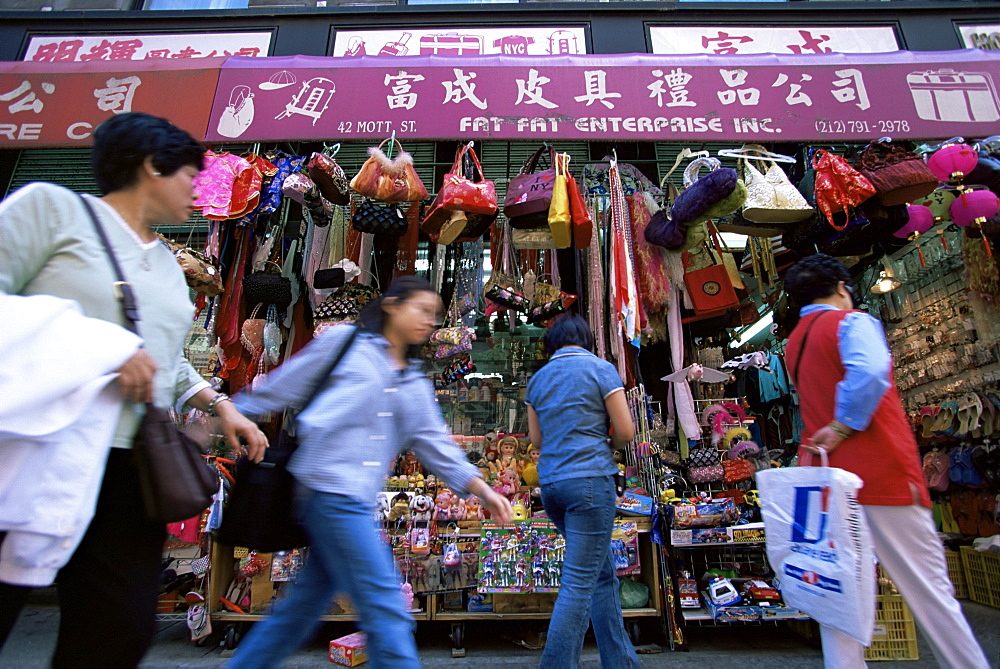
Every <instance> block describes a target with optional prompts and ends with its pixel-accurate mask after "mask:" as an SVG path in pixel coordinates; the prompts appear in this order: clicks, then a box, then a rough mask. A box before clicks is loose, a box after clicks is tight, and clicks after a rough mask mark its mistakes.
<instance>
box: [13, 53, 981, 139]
mask: <svg viewBox="0 0 1000 669" xmlns="http://www.w3.org/2000/svg"><path fill="white" fill-rule="evenodd" d="M998 81H1000V53H997V52H992V51H981V50H975V49H969V50H963V51H923V52H909V51H900V52H895V53H878V54H822V55H778V54H763V55H747V56H738V55H726V56H715V55H689V56H666V55H650V54H617V55H606V56H595V55H589V56H500V55H493V56H478V57H466V56H406V57H393V56H362V57H353V58H351V57H341V58H333V57H329V58H327V57H314V56H290V57H271V58H244V57H229V58H203V59H198V60H189V59H169V60H143V61H119V62H108V61H92V62H86V63H32V62H0V147H27V146H39V147H41V146H86V145H88V144H89V143H90V139H89V137H90V131H91V130H92V128H93V126H95V125H97V124H98V123H99V122H100V121H101V120H103V119H104V118H107V117H108V116H110V115H111V114H113V113H115V112H120V111H126V110H129V109H131V110H133V111H146V112H149V113H152V114H157V115H159V116H165V117H167V118H170V119H171V120H173V121H174V122H175V123H177V124H178V125H179V126H181V127H183V128H185V129H186V130H188V131H189V132H191V133H192V134H193V135H195V136H196V137H199V138H204V139H206V140H207V141H209V142H232V141H240V142H253V141H288V140H330V139H337V140H352V139H356V140H362V139H364V140H371V139H374V138H379V137H387V136H389V135H390V134H392V133H395V134H396V136H397V137H399V138H400V139H407V138H408V139H524V140H542V139H576V140H595V141H608V140H626V141H627V140H634V141H651V140H655V141H686V142H709V141H734V142H745V141H768V142H775V141H786V142H798V141H810V142H820V143H822V142H833V141H867V140H870V139H873V138H877V137H882V136H890V137H893V138H895V139H931V138H947V137H952V136H963V137H969V138H971V137H981V136H987V135H993V134H996V129H997V127H998V123H997V122H998V121H1000V97H998V95H997V83H996V82H998Z"/></svg>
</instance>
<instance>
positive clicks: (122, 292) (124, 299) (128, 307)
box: [80, 195, 139, 334]
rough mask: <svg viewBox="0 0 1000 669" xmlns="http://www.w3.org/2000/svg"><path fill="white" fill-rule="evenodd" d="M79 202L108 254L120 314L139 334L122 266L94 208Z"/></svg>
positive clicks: (136, 307)
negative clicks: (114, 279)
mask: <svg viewBox="0 0 1000 669" xmlns="http://www.w3.org/2000/svg"><path fill="white" fill-rule="evenodd" d="M80 201H81V202H83V206H84V207H85V208H86V209H87V213H88V214H89V215H90V221H91V223H93V224H94V229H95V230H97V236H98V237H100V239H101V244H102V245H103V246H104V251H105V252H106V253H107V254H108V259H109V260H110V261H111V267H112V269H113V270H114V272H115V278H116V279H117V281H115V284H114V287H115V295H117V296H118V301H119V302H120V303H121V305H122V312H123V313H124V314H125V320H126V321H128V328H129V329H130V330H131V331H132V332H135V333H136V334H139V305H138V303H137V302H136V299H135V293H133V292H132V286H131V285H130V284H129V282H128V281H126V280H125V273H124V272H122V266H121V265H120V264H119V263H118V257H117V256H116V255H115V252H114V249H112V248H111V242H110V241H108V235H107V233H106V232H104V226H102V225H101V222H100V221H99V220H98V218H97V214H96V213H95V212H94V208H93V207H92V206H91V205H90V202H88V201H87V198H85V197H83V196H82V195H81V196H80Z"/></svg>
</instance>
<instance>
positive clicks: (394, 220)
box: [351, 198, 410, 237]
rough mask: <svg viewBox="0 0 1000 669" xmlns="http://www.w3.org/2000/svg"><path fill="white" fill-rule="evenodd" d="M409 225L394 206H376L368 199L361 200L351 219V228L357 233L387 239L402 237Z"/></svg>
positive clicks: (403, 215)
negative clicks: (383, 236) (382, 236)
mask: <svg viewBox="0 0 1000 669" xmlns="http://www.w3.org/2000/svg"><path fill="white" fill-rule="evenodd" d="M409 225H410V224H409V221H407V220H406V215H405V214H403V212H402V211H400V209H399V207H397V206H396V205H394V204H387V205H377V204H375V203H374V202H372V201H371V200H369V199H368V198H365V199H363V200H361V204H360V205H358V209H357V211H355V212H354V216H352V217H351V227H353V228H354V229H355V230H357V231H358V232H368V233H371V234H373V235H385V236H387V237H402V236H403V235H405V234H406V231H407V229H408V228H409Z"/></svg>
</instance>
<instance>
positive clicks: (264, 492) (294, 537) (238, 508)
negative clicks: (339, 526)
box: [217, 328, 359, 553]
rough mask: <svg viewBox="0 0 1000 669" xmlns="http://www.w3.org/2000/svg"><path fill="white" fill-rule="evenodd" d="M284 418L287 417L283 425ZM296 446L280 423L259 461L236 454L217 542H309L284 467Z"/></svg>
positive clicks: (270, 545) (274, 546)
mask: <svg viewBox="0 0 1000 669" xmlns="http://www.w3.org/2000/svg"><path fill="white" fill-rule="evenodd" d="M358 332H359V329H358V328H354V331H353V332H351V334H350V335H348V337H347V341H346V342H344V344H343V346H341V348H340V352H339V353H337V356H336V357H335V358H334V359H333V361H332V362H331V363H330V364H329V365H328V366H327V368H326V370H325V371H324V372H323V373H322V374H320V375H319V377H318V380H317V381H316V385H315V386H314V387H313V389H312V390H311V391H310V393H309V395H308V396H307V398H306V401H305V402H304V403H303V405H302V407H301V409H305V407H307V406H309V404H310V403H312V401H313V399H315V397H316V394H317V393H318V392H319V390H320V388H321V387H322V386H323V382H324V381H325V380H326V379H327V378H329V376H330V374H332V373H333V370H334V369H336V367H337V365H338V364H339V363H340V361H341V360H342V359H343V357H344V355H346V354H347V351H348V349H350V348H351V344H353V343H354V340H355V339H356V338H357V336H358ZM301 409H300V410H301ZM289 420H290V419H289V418H287V417H286V423H285V424H286V426H287V425H288V421H289ZM297 448H298V441H297V440H296V437H295V436H294V435H293V434H291V433H289V432H288V431H287V429H285V428H283V429H281V430H280V431H279V432H278V436H277V438H276V439H275V441H274V443H272V444H271V446H270V448H268V449H267V451H265V453H264V459H263V460H262V461H261V462H260V463H258V464H254V463H253V462H251V461H250V459H249V458H241V459H240V460H239V462H237V463H236V474H235V476H234V478H235V480H236V482H235V483H234V484H233V488H232V492H230V494H229V501H228V502H227V503H226V507H225V509H224V510H223V512H222V525H221V526H220V527H219V532H218V535H217V538H218V540H219V541H220V542H221V543H223V544H226V545H227V546H245V547H247V548H249V549H251V550H256V551H260V552H262V553H273V552H275V551H286V550H291V549H292V548H300V547H302V546H305V545H307V544H308V543H309V539H308V537H307V536H306V532H305V529H303V527H302V525H301V524H300V523H299V521H298V519H297V517H296V515H295V513H294V509H293V507H294V504H293V500H294V497H295V477H294V476H292V474H291V473H290V472H289V471H288V461H289V460H291V458H292V454H294V453H295V450H296V449H297Z"/></svg>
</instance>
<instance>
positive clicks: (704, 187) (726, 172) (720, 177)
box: [670, 158, 746, 225]
mask: <svg viewBox="0 0 1000 669" xmlns="http://www.w3.org/2000/svg"><path fill="white" fill-rule="evenodd" d="M720 165H721V163H720V162H719V161H718V160H717V159H716V158H696V159H695V160H693V161H691V163H690V164H689V165H688V166H687V168H685V170H684V192H682V193H681V194H680V195H679V196H678V197H677V199H675V200H674V202H673V204H672V205H671V206H670V217H671V218H673V219H675V220H676V221H677V222H678V223H680V224H681V225H690V224H692V223H696V222H698V221H702V220H704V219H706V218H712V217H713V216H712V215H713V214H715V215H718V216H721V215H724V214H725V213H729V212H727V211H723V210H724V209H725V208H728V207H729V206H730V205H732V204H733V203H734V202H736V206H734V207H732V209H730V210H729V211H735V210H736V209H737V208H738V207H739V204H741V203H742V198H745V197H746V193H745V192H743V191H742V190H741V189H739V188H738V184H739V175H738V174H737V172H736V170H734V169H733V168H731V167H720ZM701 167H708V168H709V169H710V170H711V171H710V172H709V173H708V174H707V175H705V176H703V177H701V178H699V177H698V176H697V175H698V170H699V169H700V168H701ZM734 193H735V197H731V196H734ZM720 212H721V213H720Z"/></svg>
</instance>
